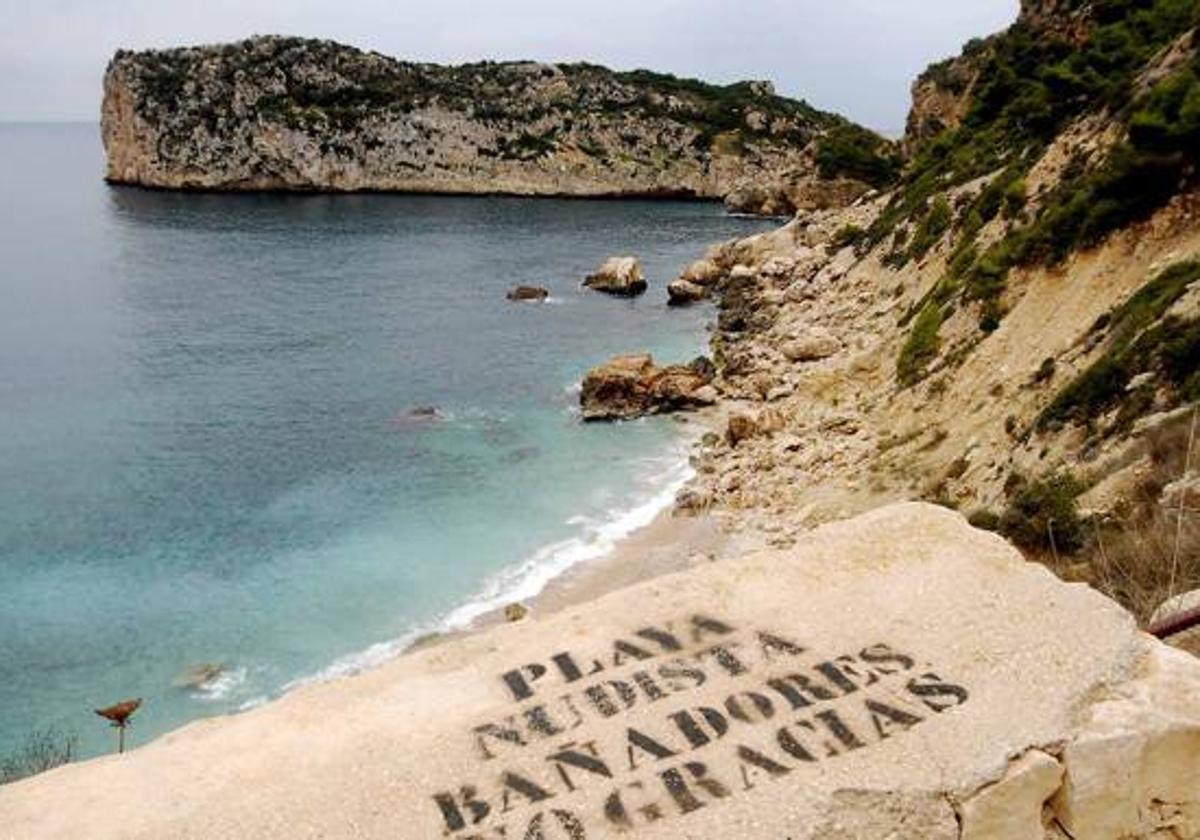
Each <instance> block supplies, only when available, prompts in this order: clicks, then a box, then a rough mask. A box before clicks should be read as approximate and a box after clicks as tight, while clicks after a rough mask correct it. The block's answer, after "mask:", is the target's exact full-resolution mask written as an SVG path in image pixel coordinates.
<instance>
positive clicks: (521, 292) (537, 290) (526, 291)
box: [505, 286, 550, 302]
mask: <svg viewBox="0 0 1200 840" xmlns="http://www.w3.org/2000/svg"><path fill="white" fill-rule="evenodd" d="M505 297H506V298H508V299H509V300H512V301H534V302H538V301H543V300H545V299H546V298H548V297H550V290H549V289H544V288H542V287H541V286H517V287H515V288H512V289H509V291H508V294H506V295H505Z"/></svg>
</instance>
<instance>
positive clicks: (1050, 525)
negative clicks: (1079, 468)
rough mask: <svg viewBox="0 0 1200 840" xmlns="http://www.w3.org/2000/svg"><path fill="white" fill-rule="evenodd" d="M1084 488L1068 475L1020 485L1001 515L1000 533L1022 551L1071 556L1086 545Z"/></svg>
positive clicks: (1059, 475) (1018, 484) (1052, 476)
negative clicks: (1080, 502)
mask: <svg viewBox="0 0 1200 840" xmlns="http://www.w3.org/2000/svg"><path fill="white" fill-rule="evenodd" d="M1082 490H1083V487H1082V486H1081V485H1080V484H1079V482H1078V481H1076V480H1075V479H1074V478H1073V477H1071V476H1069V475H1066V474H1057V475H1051V476H1048V477H1046V478H1044V479H1041V480H1039V481H1035V482H1032V483H1024V482H1020V481H1018V482H1016V486H1015V487H1014V489H1013V492H1012V493H1011V497H1010V501H1009V504H1008V507H1007V508H1006V509H1005V510H1004V513H1002V514H1001V515H1000V521H999V523H998V524H999V530H1000V533H1002V534H1004V536H1006V537H1008V538H1009V539H1010V540H1012V541H1013V542H1014V543H1016V544H1017V545H1019V546H1021V547H1022V548H1025V549H1029V550H1032V551H1054V552H1060V553H1063V554H1071V553H1073V552H1075V551H1078V550H1079V549H1080V548H1081V547H1082V546H1083V544H1084V535H1085V532H1084V528H1083V521H1082V520H1081V519H1080V518H1079V511H1078V509H1077V506H1076V499H1077V498H1078V496H1079V494H1080V492H1082Z"/></svg>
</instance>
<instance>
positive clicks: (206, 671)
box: [171, 662, 225, 689]
mask: <svg viewBox="0 0 1200 840" xmlns="http://www.w3.org/2000/svg"><path fill="white" fill-rule="evenodd" d="M223 673H225V666H224V665H222V664H220V663H218V662H200V663H197V664H195V665H192V666H191V667H190V668H188V669H187V670H186V671H184V672H183V673H182V674H180V675H179V676H177V677H175V679H173V680H171V685H172V686H174V687H175V688H188V689H199V688H204V687H205V686H207V685H209V684H211V683H212V682H213V681H214V680H216V679H217V678H218V677H219V676H221V674H223Z"/></svg>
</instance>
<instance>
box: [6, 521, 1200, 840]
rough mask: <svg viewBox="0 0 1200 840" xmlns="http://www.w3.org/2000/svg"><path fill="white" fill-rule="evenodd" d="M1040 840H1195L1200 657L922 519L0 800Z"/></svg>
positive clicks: (529, 629) (281, 814) (534, 626)
mask: <svg viewBox="0 0 1200 840" xmlns="http://www.w3.org/2000/svg"><path fill="white" fill-rule="evenodd" d="M1039 826H1040V829H1041V830H1042V831H1043V832H1044V834H1037V835H1036V837H1042V836H1045V837H1062V836H1072V837H1075V838H1087V840H1107V838H1110V837H1111V838H1114V840H1115V838H1118V837H1164V838H1166V837H1174V838H1194V837H1200V661H1197V660H1195V659H1194V658H1192V657H1190V656H1188V655H1187V654H1184V653H1182V652H1179V651H1174V650H1168V649H1166V648H1165V647H1164V646H1162V645H1160V644H1159V643H1157V642H1155V641H1153V640H1152V639H1150V638H1148V637H1146V636H1144V635H1142V634H1141V633H1139V632H1138V631H1137V629H1136V627H1135V624H1134V622H1133V620H1132V618H1131V617H1130V616H1129V615H1128V614H1127V613H1126V612H1124V611H1123V610H1122V609H1120V608H1119V607H1118V606H1116V605H1115V604H1113V603H1112V602H1111V601H1109V600H1107V599H1105V598H1104V597H1102V596H1101V595H1099V594H1097V593H1095V592H1093V591H1092V590H1090V589H1087V588H1086V587H1084V586H1081V585H1072V584H1064V583H1062V582H1060V581H1058V580H1057V579H1056V578H1054V577H1053V576H1052V575H1051V574H1050V573H1049V572H1047V571H1046V570H1045V569H1043V568H1042V567H1040V566H1037V565H1034V564H1030V563H1026V562H1025V561H1024V560H1023V559H1022V558H1021V557H1020V555H1019V554H1018V553H1017V552H1016V551H1015V550H1014V549H1012V548H1011V547H1009V546H1008V545H1007V544H1006V543H1004V542H1003V541H1002V540H1001V539H1000V538H998V537H996V536H994V535H992V534H987V533H984V532H980V531H976V530H973V529H971V528H970V527H969V526H968V525H967V524H966V523H965V522H964V521H963V520H962V519H961V517H959V516H958V515H957V514H954V513H952V512H949V511H946V510H943V509H941V508H936V507H931V506H927V505H918V504H906V505H898V506H893V507H889V508H886V509H882V510H879V511H875V512H873V513H870V514H868V515H865V516H862V517H859V518H857V519H854V520H850V521H847V522H842V523H838V524H834V525H830V526H826V527H823V528H821V529H818V530H817V531H814V532H813V533H812V534H811V535H809V536H808V537H806V538H805V539H804V540H803V541H802V542H801V543H800V544H798V545H797V546H796V547H795V548H792V549H789V550H787V551H784V552H767V553H760V554H755V555H752V556H749V557H745V558H741V559H737V560H729V561H724V562H720V563H715V564H713V565H711V566H706V567H702V568H699V569H695V570H692V571H689V572H685V573H682V574H677V575H671V576H667V577H663V578H658V579H655V580H652V581H648V582H646V583H643V584H640V585H637V586H635V587H632V588H630V589H626V590H622V591H618V592H615V593H612V594H610V595H608V596H605V597H603V598H601V599H599V600H597V601H595V602H592V603H589V604H586V605H582V606H579V607H576V608H573V609H570V610H567V611H565V612H562V613H559V614H556V615H552V616H548V617H545V618H542V619H538V620H529V621H526V622H521V623H519V624H514V625H507V626H500V627H496V628H494V629H491V630H488V631H487V632H484V633H480V634H478V635H475V636H470V637H467V638H464V639H461V640H458V641H454V642H450V643H447V644H444V645H441V646H438V647H434V648H431V649H427V650H423V651H420V652H417V653H413V654H411V655H408V656H405V657H402V658H400V659H397V660H396V661H394V662H392V663H389V664H387V665H385V666H383V667H381V668H378V669H375V670H372V671H369V672H366V673H364V674H361V675H359V676H357V677H352V678H346V679H342V680H339V681H336V682H332V683H328V684H324V685H316V686H311V687H308V688H305V689H302V690H298V691H295V692H293V693H291V694H289V695H287V696H285V697H283V698H282V699H280V700H278V701H276V702H274V703H271V704H269V705H267V706H265V707H262V708H260V709H257V710H254V711H251V712H248V713H245V714H241V715H237V716H234V717H230V718H225V719H216V720H209V721H203V722H200V723H196V724H192V725H190V726H188V727H185V728H184V729H182V730H179V731H177V732H175V733H172V734H171V735H168V736H166V737H164V738H161V739H159V740H157V741H155V742H153V743H151V744H149V745H147V746H145V747H143V748H141V749H138V750H135V751H133V752H131V753H128V754H126V755H124V756H111V757H107V758H103V759H99V760H95V761H90V762H86V763H82V764H78V765H73V766H68V767H64V768H60V769H58V770H55V771H52V772H50V773H48V774H45V775H43V776H40V777H36V778H33V779H30V780H27V781H25V782H21V783H18V784H15V785H11V786H8V787H4V788H0V837H4V838H12V840H17V838H20V840H38V839H39V838H80V837H87V838H96V840H102V838H118V837H120V838H223V837H237V838H247V839H249V838H316V837H323V838H388V840H396V838H413V840H434V839H435V838H451V840H467V838H471V840H499V838H505V839H506V840H510V839H512V838H515V839H516V840H558V838H566V839H567V840H600V838H647V840H650V839H651V838H661V839H662V840H665V838H672V840H688V839H690V840H701V838H704V839H705V840H708V838H763V840H786V838H791V840H816V838H821V840H832V838H863V839H864V840H879V839H880V838H892V840H903V838H913V840H916V838H921V840H930V838H947V840H953V839H954V838H960V837H972V838H974V837H987V838H994V840H1006V838H1009V837H1012V838H1021V840H1028V838H1030V837H1033V836H1035V835H1031V834H1030V833H1029V832H1031V831H1035V832H1036V831H1037V830H1038V828H1039ZM1067 832H1069V834H1068V833H1067ZM1155 832H1158V833H1155ZM1168 832H1171V833H1168ZM1035 840H1036V838H1035Z"/></svg>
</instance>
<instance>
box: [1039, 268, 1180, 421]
mask: <svg viewBox="0 0 1200 840" xmlns="http://www.w3.org/2000/svg"><path fill="white" fill-rule="evenodd" d="M1197 280H1200V262H1184V263H1179V264H1177V265H1174V266H1171V267H1170V268H1168V269H1166V270H1165V271H1163V272H1162V273H1161V274H1159V275H1158V276H1157V277H1155V278H1154V279H1153V280H1151V281H1150V282H1149V283H1147V284H1146V285H1145V286H1143V287H1142V289H1141V290H1140V291H1138V292H1137V293H1136V294H1135V295H1134V296H1133V297H1131V298H1130V299H1129V300H1128V301H1126V302H1125V303H1124V304H1122V305H1121V306H1120V307H1118V308H1117V309H1116V310H1115V311H1114V312H1112V313H1110V314H1109V315H1107V316H1104V317H1103V318H1101V319H1100V320H1099V321H1098V322H1097V323H1096V325H1095V326H1094V327H1093V332H1104V333H1106V343H1105V347H1104V352H1103V354H1102V355H1101V356H1100V358H1099V359H1097V360H1096V361H1095V362H1093V363H1092V364H1091V365H1090V366H1089V367H1088V368H1087V369H1086V370H1084V371H1083V372H1082V373H1081V374H1079V376H1077V377H1075V378H1074V379H1073V380H1071V381H1070V382H1069V383H1068V384H1067V385H1066V386H1064V387H1063V389H1062V390H1061V391H1059V392H1058V393H1057V394H1056V395H1055V397H1054V399H1053V400H1052V401H1051V402H1050V404H1049V405H1048V406H1047V407H1046V408H1045V409H1044V410H1043V411H1042V413H1041V415H1040V417H1039V418H1038V426H1039V427H1040V428H1042V429H1047V428H1053V427H1056V426H1060V425H1062V424H1063V423H1067V422H1075V423H1081V424H1084V425H1088V426H1091V425H1093V424H1094V423H1095V422H1096V421H1097V420H1098V419H1099V418H1100V417H1102V416H1103V415H1105V414H1106V413H1108V412H1110V411H1113V410H1115V409H1119V413H1118V415H1117V417H1116V418H1115V421H1114V423H1113V425H1112V428H1111V429H1109V431H1118V430H1123V429H1126V428H1128V426H1129V425H1130V424H1131V423H1132V421H1133V420H1135V419H1136V417H1137V415H1138V414H1139V413H1140V412H1139V411H1138V409H1139V408H1140V407H1141V403H1140V402H1139V401H1138V400H1136V399H1132V398H1131V395H1130V390H1131V388H1130V386H1131V383H1132V382H1133V381H1134V379H1135V378H1136V377H1139V376H1143V375H1145V376H1147V377H1148V378H1149V379H1150V381H1151V382H1152V383H1153V384H1154V385H1156V386H1163V387H1165V388H1166V389H1168V390H1169V392H1170V394H1171V396H1172V397H1173V399H1172V402H1173V403H1176V404H1178V403H1184V402H1190V401H1193V400H1197V399H1200V319H1189V320H1185V319H1182V318H1177V317H1171V316H1168V317H1164V314H1165V313H1166V312H1167V310H1169V309H1170V308H1171V306H1172V304H1174V303H1175V301H1177V300H1178V299H1179V298H1180V297H1181V296H1182V295H1183V293H1184V292H1185V291H1186V290H1187V288H1188V286H1189V285H1190V284H1192V283H1195V282H1196V281H1197ZM1133 390H1137V389H1133Z"/></svg>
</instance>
